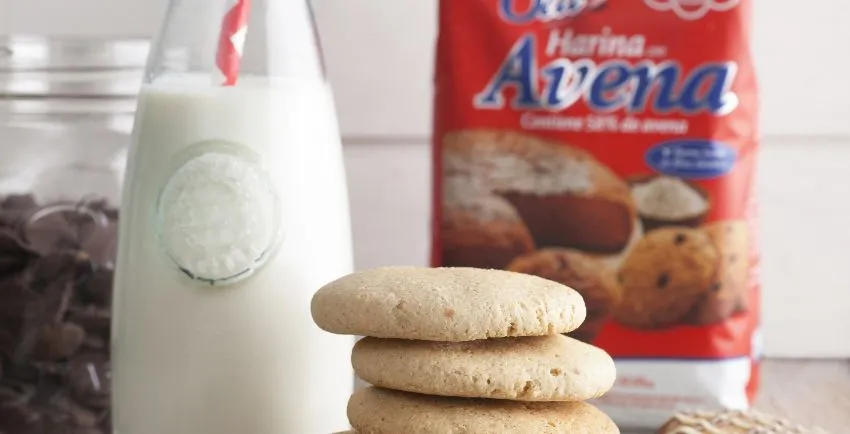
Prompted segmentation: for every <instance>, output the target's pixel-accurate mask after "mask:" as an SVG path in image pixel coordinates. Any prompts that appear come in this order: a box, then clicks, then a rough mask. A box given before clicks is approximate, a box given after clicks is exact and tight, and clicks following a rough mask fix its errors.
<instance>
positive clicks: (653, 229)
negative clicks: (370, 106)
mask: <svg viewBox="0 0 850 434" xmlns="http://www.w3.org/2000/svg"><path fill="white" fill-rule="evenodd" d="M751 9H752V2H751V1H749V0H442V1H441V2H440V36H439V43H438V56H437V71H436V115H435V132H434V143H433V146H434V157H435V158H434V167H435V176H434V182H435V189H434V198H435V207H434V228H433V230H434V237H433V261H432V263H433V265H435V266H469V267H480V268H499V269H508V270H512V271H517V272H522V273H529V274H535V275H538V276H542V277H545V278H548V279H552V280H555V281H559V282H562V283H564V284H566V285H569V286H571V287H573V288H575V289H576V290H578V291H579V292H580V293H581V294H582V295H583V297H584V299H585V302H586V304H587V307H588V319H587V321H586V322H585V323H584V324H583V325H582V327H581V328H580V329H579V330H577V331H576V332H574V333H573V334H572V335H573V336H574V337H576V338H578V339H581V340H584V341H586V342H591V343H593V344H595V345H597V346H600V347H602V348H603V349H605V350H607V351H608V352H609V353H610V354H611V355H612V356H614V357H615V358H616V360H617V368H618V373H619V379H618V381H617V385H616V386H615V388H614V390H613V391H612V392H611V393H610V394H608V395H606V396H605V397H604V398H602V399H600V400H598V401H597V402H596V404H598V405H600V406H601V407H602V408H603V409H604V410H605V411H606V412H608V413H609V414H610V415H612V416H613V417H614V418H615V420H616V421H617V422H618V423H619V424H621V425H622V426H624V427H657V426H659V425H660V424H661V422H662V421H663V420H665V419H666V418H667V417H669V416H670V414H671V413H673V412H674V411H676V410H679V409H682V408H736V409H738V408H746V407H748V406H749V404H750V402H751V401H752V399H753V396H754V394H755V391H756V388H757V383H758V361H759V357H760V334H759V329H758V325H759V282H758V276H757V268H758V248H757V246H756V239H755V230H754V225H753V222H754V218H755V212H756V207H755V200H754V191H753V189H754V175H755V170H756V152H757V149H758V135H759V130H758V125H757V122H756V121H757V114H758V113H757V109H758V103H757V89H756V78H755V73H754V68H753V59H752V57H751V54H750V38H749V31H750V26H751V19H752V10H751Z"/></svg>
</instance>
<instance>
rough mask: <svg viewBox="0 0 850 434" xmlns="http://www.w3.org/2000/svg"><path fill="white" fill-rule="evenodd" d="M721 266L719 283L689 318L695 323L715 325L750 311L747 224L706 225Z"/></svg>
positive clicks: (724, 223)
mask: <svg viewBox="0 0 850 434" xmlns="http://www.w3.org/2000/svg"><path fill="white" fill-rule="evenodd" d="M703 230H705V232H706V234H708V236H709V238H711V241H712V242H713V243H714V246H715V247H716V248H717V251H718V252H719V253H720V265H719V266H718V269H717V277H716V282H715V283H714V285H712V287H711V290H710V291H708V292H707V293H706V294H705V295H704V296H703V297H702V299H701V300H700V301H698V302H697V304H696V306H695V307H694V310H693V311H692V312H691V313H690V314H689V315H688V322H690V323H692V324H697V325H699V324H712V323H717V322H720V321H723V320H725V319H727V318H729V317H731V316H733V315H735V314H737V313H742V312H746V311H747V276H748V275H749V271H750V270H749V267H750V261H749V254H750V235H749V226H748V225H747V222H745V221H721V222H715V223H711V224H708V225H705V226H704V228H703Z"/></svg>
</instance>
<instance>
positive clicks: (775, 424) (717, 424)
mask: <svg viewBox="0 0 850 434" xmlns="http://www.w3.org/2000/svg"><path fill="white" fill-rule="evenodd" d="M658 434H826V432H824V431H823V430H820V429H817V428H814V429H809V428H806V427H803V426H800V425H796V424H794V423H792V422H790V421H788V420H785V419H782V418H779V417H776V416H772V415H768V414H765V413H761V412H758V411H754V410H751V411H740V410H724V411H685V412H681V413H678V414H676V415H675V416H673V418H671V419H670V420H669V421H668V422H667V423H666V424H665V425H664V426H663V427H661V429H660V430H659V431H658Z"/></svg>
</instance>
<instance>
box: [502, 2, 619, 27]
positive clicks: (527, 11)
mask: <svg viewBox="0 0 850 434" xmlns="http://www.w3.org/2000/svg"><path fill="white" fill-rule="evenodd" d="M607 3H608V0H499V14H500V15H501V16H502V19H504V20H505V21H507V22H509V23H513V24H527V23H530V22H532V21H535V20H537V21H543V22H548V21H557V20H563V19H566V18H573V17H575V16H578V15H579V14H581V13H582V12H585V11H589V10H594V9H598V8H601V7H602V6H605V5H606V4H607Z"/></svg>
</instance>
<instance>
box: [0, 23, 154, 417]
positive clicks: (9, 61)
mask: <svg viewBox="0 0 850 434" xmlns="http://www.w3.org/2000/svg"><path fill="white" fill-rule="evenodd" d="M147 53H148V42H147V41H145V40H129V39H123V40H92V39H86V40H80V39H75V40H71V39H50V38H39V37H0V433H14V434H31V433H32V434H42V433H44V434H49V433H60V432H61V433H81V434H82V433H85V434H105V433H110V432H111V427H110V420H109V419H110V417H109V413H110V410H109V405H110V385H109V384H110V378H109V377H110V374H109V372H110V369H109V340H110V319H111V313H110V304H111V294H112V270H113V267H114V256H115V246H116V243H117V240H116V232H117V229H116V228H117V225H116V223H117V220H118V205H119V200H120V191H121V183H122V180H123V176H124V173H123V172H124V165H125V160H126V155H127V147H128V144H129V136H130V131H131V130H132V124H133V118H134V112H135V106H136V96H137V94H138V90H139V87H140V84H141V81H142V76H143V71H144V64H145V60H146V58H147Z"/></svg>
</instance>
